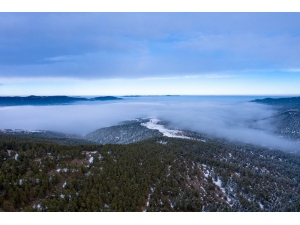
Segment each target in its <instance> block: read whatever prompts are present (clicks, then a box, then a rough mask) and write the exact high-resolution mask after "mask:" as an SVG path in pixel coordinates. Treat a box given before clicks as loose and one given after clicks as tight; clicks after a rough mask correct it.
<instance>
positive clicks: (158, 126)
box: [141, 118, 191, 139]
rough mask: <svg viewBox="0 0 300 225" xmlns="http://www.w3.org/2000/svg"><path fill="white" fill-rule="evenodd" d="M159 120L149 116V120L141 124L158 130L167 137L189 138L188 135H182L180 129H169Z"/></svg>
mask: <svg viewBox="0 0 300 225" xmlns="http://www.w3.org/2000/svg"><path fill="white" fill-rule="evenodd" d="M159 121H160V120H158V119H155V118H151V119H150V121H149V122H146V123H141V125H142V126H144V127H147V128H148V129H151V130H158V131H159V132H160V133H162V134H163V135H164V136H167V137H175V138H184V139H191V138H190V137H186V136H184V135H182V131H180V130H170V129H167V128H165V127H164V125H161V124H158V122H159Z"/></svg>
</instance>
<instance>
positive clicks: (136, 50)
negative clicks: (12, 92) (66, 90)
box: [0, 13, 300, 79]
mask: <svg viewBox="0 0 300 225" xmlns="http://www.w3.org/2000/svg"><path fill="white" fill-rule="evenodd" d="M0 20H1V24H0V40H1V45H0V77H8V76H9V77H45V76H46V77H49V76H50V77H51V76H52V77H61V76H64V77H73V78H74V77H75V78H80V79H86V78H89V79H90V78H112V77H113V78H117V77H119V78H120V77H123V78H124V77H134V78H136V77H139V78H142V77H149V76H154V77H157V76H158V75H159V76H161V75H164V76H174V74H185V75H188V74H203V73H216V72H228V71H233V72H234V71H243V70H278V69H279V70H282V69H290V68H300V63H299V62H300V56H299V54H298V53H299V52H300V44H299V43H300V31H299V30H300V29H299V23H297V21H299V20H300V15H299V14H298V13H1V14H0Z"/></svg>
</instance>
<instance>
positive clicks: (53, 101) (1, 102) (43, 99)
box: [0, 95, 122, 106]
mask: <svg viewBox="0 0 300 225" xmlns="http://www.w3.org/2000/svg"><path fill="white" fill-rule="evenodd" d="M121 99H122V98H118V97H114V96H103V97H102V96H101V97H94V98H83V97H70V96H35V95H30V96H26V97H19V96H14V97H5V96H2V97H0V106H17V105H67V104H72V103H75V102H78V101H108V100H121Z"/></svg>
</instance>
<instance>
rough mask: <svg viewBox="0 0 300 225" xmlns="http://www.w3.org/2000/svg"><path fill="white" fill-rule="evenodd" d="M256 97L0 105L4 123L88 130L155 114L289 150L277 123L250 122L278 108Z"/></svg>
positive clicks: (174, 122) (10, 126)
mask: <svg viewBox="0 0 300 225" xmlns="http://www.w3.org/2000/svg"><path fill="white" fill-rule="evenodd" d="M251 99H253V98H249V97H248V98H246V97H245V98H237V97H227V98H226V97H223V98H221V97H175V96H174V97H137V98H125V99H124V100H123V101H117V102H114V101H110V102H101V103H88V104H76V105H60V106H17V107H1V108H0V122H1V124H0V129H24V130H51V131H58V132H63V133H68V134H78V135H85V134H87V133H89V132H92V131H94V130H96V129H99V128H102V127H108V126H112V125H116V124H118V123H120V122H122V121H124V120H131V119H135V118H140V117H153V118H158V119H161V120H166V121H169V122H170V123H171V125H172V126H174V127H176V128H178V129H185V130H191V131H196V132H201V133H205V134H209V135H215V136H218V137H222V138H227V139H230V140H235V141H242V142H247V143H252V144H257V145H262V146H267V147H271V148H280V149H283V150H289V149H291V148H293V147H294V144H292V143H291V142H290V141H288V140H285V139H283V138H280V137H277V136H276V135H273V134H272V133H271V132H270V131H271V130H273V128H272V127H271V126H272V125H265V126H266V127H263V128H262V129H260V130H259V129H254V128H251V126H249V124H250V122H251V121H253V120H259V119H263V118H266V117H270V116H272V115H273V114H274V113H275V111H274V110H273V109H272V108H271V107H269V106H265V105H262V104H256V103H250V102H249V100H251Z"/></svg>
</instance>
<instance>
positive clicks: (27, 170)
mask: <svg viewBox="0 0 300 225" xmlns="http://www.w3.org/2000/svg"><path fill="white" fill-rule="evenodd" d="M0 168H1V170H0V193H1V194H0V209H1V210H2V211H300V200H299V199H300V188H299V184H300V173H299V172H300V157H299V155H296V154H288V153H284V152H281V151H275V150H274V151H271V150H268V149H263V148H256V147H245V146H239V145H232V144H231V145H230V144H227V145H226V144H220V143H216V142H213V141H208V142H202V141H195V140H186V139H177V138H168V137H154V138H151V139H148V140H144V141H141V142H137V143H132V144H127V145H112V144H108V145H104V146H103V145H73V146H70V145H59V144H55V143H45V142H44V143H42V142H33V141H32V142H18V141H3V140H2V141H1V142H0Z"/></svg>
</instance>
